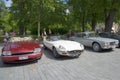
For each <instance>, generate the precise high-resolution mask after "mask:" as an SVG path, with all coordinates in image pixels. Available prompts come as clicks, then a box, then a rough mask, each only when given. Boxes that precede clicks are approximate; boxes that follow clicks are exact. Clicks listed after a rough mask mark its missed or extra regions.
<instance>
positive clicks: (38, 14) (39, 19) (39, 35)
mask: <svg viewBox="0 0 120 80" xmlns="http://www.w3.org/2000/svg"><path fill="white" fill-rule="evenodd" d="M38 38H40V14H38Z"/></svg>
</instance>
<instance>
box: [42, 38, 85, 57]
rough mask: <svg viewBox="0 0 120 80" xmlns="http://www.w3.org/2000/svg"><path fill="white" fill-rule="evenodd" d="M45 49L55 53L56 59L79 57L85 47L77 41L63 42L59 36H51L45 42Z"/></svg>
mask: <svg viewBox="0 0 120 80" xmlns="http://www.w3.org/2000/svg"><path fill="white" fill-rule="evenodd" d="M43 44H44V47H46V48H48V49H50V50H51V51H53V55H54V57H55V58H57V57H60V55H62V56H69V57H79V56H80V54H81V52H83V50H84V46H83V45H82V44H80V43H78V42H75V41H69V40H62V39H61V38H60V37H59V36H51V37H50V39H49V40H44V41H43Z"/></svg>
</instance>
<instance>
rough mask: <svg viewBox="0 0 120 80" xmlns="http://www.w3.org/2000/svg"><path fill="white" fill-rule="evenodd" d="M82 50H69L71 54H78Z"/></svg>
mask: <svg viewBox="0 0 120 80" xmlns="http://www.w3.org/2000/svg"><path fill="white" fill-rule="evenodd" d="M81 52H82V51H81V50H73V51H68V53H69V54H77V53H81Z"/></svg>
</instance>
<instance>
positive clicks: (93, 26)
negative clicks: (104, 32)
mask: <svg viewBox="0 0 120 80" xmlns="http://www.w3.org/2000/svg"><path fill="white" fill-rule="evenodd" d="M95 25H96V18H95V14H92V31H95Z"/></svg>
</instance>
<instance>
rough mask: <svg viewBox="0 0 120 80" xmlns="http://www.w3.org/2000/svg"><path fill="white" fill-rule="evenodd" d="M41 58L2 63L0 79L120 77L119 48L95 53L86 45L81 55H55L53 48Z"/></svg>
mask: <svg viewBox="0 0 120 80" xmlns="http://www.w3.org/2000/svg"><path fill="white" fill-rule="evenodd" d="M42 52H43V53H44V55H43V57H42V58H41V60H38V62H30V63H25V64H7V65H6V64H3V63H2V61H1V60H0V80H120V49H119V48H116V49H115V50H114V51H104V52H101V53H96V52H93V51H91V50H90V49H87V50H85V51H84V53H83V54H81V56H80V57H79V58H68V57H62V58H59V59H55V58H54V57H53V56H52V53H51V51H49V50H43V51H42Z"/></svg>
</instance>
